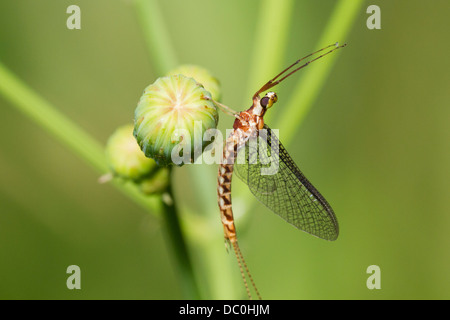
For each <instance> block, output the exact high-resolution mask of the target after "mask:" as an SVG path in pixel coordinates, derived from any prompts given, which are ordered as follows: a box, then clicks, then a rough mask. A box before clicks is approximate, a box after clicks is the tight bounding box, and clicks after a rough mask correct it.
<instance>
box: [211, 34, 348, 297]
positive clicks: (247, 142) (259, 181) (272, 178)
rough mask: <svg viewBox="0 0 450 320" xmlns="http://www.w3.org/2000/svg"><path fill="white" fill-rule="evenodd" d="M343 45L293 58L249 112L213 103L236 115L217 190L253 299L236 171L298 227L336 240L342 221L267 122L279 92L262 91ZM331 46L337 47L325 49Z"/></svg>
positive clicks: (228, 240)
mask: <svg viewBox="0 0 450 320" xmlns="http://www.w3.org/2000/svg"><path fill="white" fill-rule="evenodd" d="M345 45H346V44H344V45H339V44H338V43H336V44H332V45H329V46H327V47H325V48H322V49H320V50H318V51H316V52H313V53H311V54H309V55H307V56H305V57H303V58H301V59H299V60H297V61H295V62H294V63H293V64H292V65H290V66H289V67H287V68H286V69H284V70H283V71H282V72H280V73H279V74H278V75H276V76H275V77H274V78H273V79H271V80H269V81H268V82H267V83H266V84H264V85H263V86H262V87H261V88H260V89H259V90H258V91H256V93H255V94H254V95H253V104H252V106H251V107H250V108H249V109H248V110H246V111H242V112H235V111H233V110H231V109H230V108H228V107H227V106H225V105H223V104H221V103H218V102H215V103H216V104H217V105H218V106H219V107H220V108H221V109H223V110H224V111H225V112H227V113H231V114H232V115H233V116H235V117H236V120H235V122H234V125H233V131H232V132H231V134H230V135H229V137H228V138H227V140H226V143H225V146H224V150H223V161H222V163H221V164H220V166H219V174H218V187H217V193H218V202H219V209H220V215H221V219H222V224H223V229H224V233H225V241H226V244H228V245H230V244H231V246H232V247H233V250H234V252H235V254H236V258H237V261H238V264H239V268H240V271H241V274H242V278H243V280H244V284H245V288H246V291H247V294H248V296H249V298H250V299H251V298H252V295H251V292H250V288H249V286H248V283H247V279H246V275H247V276H248V278H249V281H250V283H251V285H252V287H253V289H254V291H255V293H256V295H257V296H258V298H259V299H261V295H260V294H259V292H258V289H257V288H256V285H255V283H254V281H253V279H252V277H251V275H250V272H249V270H248V267H247V264H246V263H245V260H244V257H243V255H242V253H241V250H240V248H239V245H238V242H237V237H236V227H235V224H234V218H233V211H232V206H231V178H232V175H233V171H235V172H236V174H237V175H238V176H239V177H240V178H241V179H242V180H243V181H244V182H245V183H246V184H247V185H248V187H249V189H250V191H251V192H252V193H253V195H254V196H255V197H256V198H258V199H259V200H260V201H261V202H262V203H263V204H264V205H266V206H267V207H268V208H269V209H271V210H272V211H273V212H275V213H276V214H278V215H279V216H280V217H282V218H283V219H285V220H286V221H287V222H289V223H291V224H292V225H294V226H295V227H297V228H298V229H300V230H303V231H305V232H307V233H310V234H312V235H314V236H317V237H319V238H322V239H326V240H335V239H336V238H337V236H338V233H339V227H338V222H337V219H336V216H335V214H334V212H333V209H331V206H330V205H329V204H328V202H327V201H326V200H325V198H324V197H323V196H322V195H321V194H320V193H319V191H317V189H316V188H315V187H314V186H313V185H312V184H311V183H310V182H309V181H308V180H307V179H306V177H305V176H304V175H303V174H302V172H301V171H300V169H299V168H298V167H297V165H296V164H295V163H294V161H293V160H292V158H291V157H290V156H289V154H288V153H287V151H286V149H285V148H284V147H283V145H282V144H281V143H280V142H279V140H278V138H277V137H276V135H275V134H274V132H273V131H272V130H271V129H270V128H269V127H268V126H267V125H266V124H265V123H264V120H263V117H264V114H265V112H266V111H267V109H269V108H270V107H272V105H273V104H274V103H275V102H276V101H277V95H276V93H275V92H268V93H266V94H265V95H264V96H263V97H262V98H261V97H260V94H261V93H263V92H265V91H267V90H269V89H271V88H273V87H275V86H276V85H278V84H279V83H280V82H282V81H283V80H285V79H286V78H288V77H289V76H291V75H292V74H293V73H295V72H297V71H298V70H300V69H302V68H304V67H306V66H308V65H309V64H310V63H311V62H313V61H316V60H318V59H320V58H322V57H323V56H325V55H327V54H330V53H331V52H333V51H335V50H337V49H339V48H342V47H345ZM331 47H334V48H332V49H330V50H329V51H325V50H327V49H329V48H331ZM322 51H325V53H323V54H321V55H319V56H317V57H315V58H311V60H309V61H306V62H304V63H303V64H300V65H299V63H300V62H302V61H305V60H306V59H308V58H310V57H312V56H315V55H317V54H318V53H320V52H322ZM298 65H299V66H298ZM296 66H297V67H296ZM255 139H258V140H259V141H265V144H266V147H267V148H259V149H258V148H257V146H258V144H257V143H252V141H254V140H255ZM240 155H243V161H236V159H237V160H239V156H240ZM267 163H275V164H276V168H277V170H276V171H274V172H272V173H265V174H263V173H262V172H263V170H264V169H265V167H267Z"/></svg>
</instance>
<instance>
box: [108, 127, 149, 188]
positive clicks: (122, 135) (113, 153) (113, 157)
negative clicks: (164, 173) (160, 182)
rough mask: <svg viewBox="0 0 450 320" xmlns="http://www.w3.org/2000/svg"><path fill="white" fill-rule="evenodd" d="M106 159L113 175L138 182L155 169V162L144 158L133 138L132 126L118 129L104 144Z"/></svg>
mask: <svg viewBox="0 0 450 320" xmlns="http://www.w3.org/2000/svg"><path fill="white" fill-rule="evenodd" d="M106 159H107V161H108V164H109V167H110V168H111V170H112V172H113V173H114V175H116V176H119V177H122V178H124V179H131V180H139V179H141V178H142V177H144V176H146V175H148V174H149V173H150V172H151V171H152V170H153V169H155V167H156V163H155V161H153V160H152V159H149V158H147V157H145V155H144V154H143V153H142V151H141V150H140V148H139V145H138V144H137V143H136V139H135V138H134V137H133V125H125V126H122V127H120V128H118V129H117V130H116V131H115V132H114V133H113V134H112V135H111V137H110V138H109V139H108V142H107V144H106Z"/></svg>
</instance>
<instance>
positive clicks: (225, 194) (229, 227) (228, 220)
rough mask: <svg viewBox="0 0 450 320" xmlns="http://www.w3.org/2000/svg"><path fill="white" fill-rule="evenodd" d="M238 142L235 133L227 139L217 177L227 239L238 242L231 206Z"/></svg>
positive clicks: (221, 212)
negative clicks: (232, 181) (232, 179)
mask: <svg viewBox="0 0 450 320" xmlns="http://www.w3.org/2000/svg"><path fill="white" fill-rule="evenodd" d="M236 150H237V143H236V139H235V137H234V136H233V135H230V137H229V138H228V139H227V140H226V143H225V147H224V150H223V161H222V164H220V165H219V174H218V177H217V181H218V184H217V195H218V200H219V209H220V216H221V219H222V224H223V231H224V234H225V240H228V241H230V242H231V243H234V242H236V228H235V226H234V217H233V210H232V208H231V178H232V175H233V163H234V159H235V158H236V157H235V156H236Z"/></svg>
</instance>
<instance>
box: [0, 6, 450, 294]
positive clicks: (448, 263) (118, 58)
mask: <svg viewBox="0 0 450 320" xmlns="http://www.w3.org/2000/svg"><path fill="white" fill-rule="evenodd" d="M261 3H262V1H258V0H251V1H250V0H247V1H237V0H229V1H208V0H204V1H200V0H191V1H182V0H177V1H175V0H165V1H160V4H159V6H160V9H161V12H162V19H163V20H164V22H165V24H166V25H167V28H168V31H169V35H170V40H171V43H172V45H173V46H174V49H175V53H176V57H177V59H178V61H179V62H180V63H194V64H198V65H201V66H204V67H206V68H208V69H209V70H210V71H211V72H212V73H213V74H214V75H215V76H216V77H217V78H218V79H219V80H220V82H221V84H222V94H223V98H222V102H224V103H225V104H227V105H229V106H231V107H233V108H234V109H239V110H241V109H244V108H246V107H248V106H249V104H250V96H249V93H248V91H249V90H250V89H252V90H253V91H255V90H256V89H257V87H254V88H252V87H251V88H249V83H250V81H256V83H257V85H261V84H262V83H263V82H265V81H267V80H268V78H263V79H249V69H250V66H251V64H252V61H253V60H252V59H254V57H255V55H257V52H258V50H261V51H264V50H265V48H266V47H267V46H270V45H271V43H273V39H270V38H266V39H265V40H264V41H263V42H261V43H255V33H256V32H257V28H256V21H257V20H259V19H260V17H259V14H260V4H261ZM335 3H336V2H335V1H331V0H329V1H320V2H319V1H294V4H293V7H292V10H291V13H292V16H291V22H290V25H289V32H288V33H287V34H286V35H285V39H284V40H283V41H285V42H286V52H285V53H283V54H282V60H281V61H277V62H276V64H277V65H276V67H277V68H278V69H280V70H281V69H282V68H283V67H284V66H286V65H289V64H290V63H291V62H293V61H295V60H296V59H297V58H298V57H300V56H303V55H306V54H308V53H310V52H312V51H313V50H315V49H316V47H317V40H318V39H319V38H320V36H321V34H322V32H323V29H324V27H325V25H326V23H327V21H328V20H329V17H330V15H331V13H332V12H333V9H334V6H335ZM71 4H77V5H79V6H80V8H81V12H82V16H81V19H82V20H81V25H82V29H81V30H68V29H67V28H66V19H67V17H68V16H69V15H68V14H67V13H66V8H67V7H68V6H69V5H71ZM369 4H377V5H379V6H380V7H381V13H382V15H381V19H382V22H381V23H382V25H381V26H382V29H381V30H369V29H367V27H366V19H367V17H368V14H366V8H367V6H368V5H369ZM449 9H450V6H449V3H448V1H446V0H435V1H432V2H429V1H428V2H426V1H417V0H414V1H406V0H403V1H379V0H377V1H375V2H371V3H367V2H366V3H364V4H363V6H362V7H361V9H360V10H359V12H358V14H357V18H356V20H355V22H354V24H353V25H352V27H351V32H350V33H349V34H348V36H347V38H346V39H335V41H340V42H347V43H348V44H349V45H348V46H347V47H346V48H345V49H343V50H340V51H339V52H338V53H335V55H336V57H335V58H336V61H335V62H336V63H335V65H334V67H333V68H332V70H331V74H330V76H329V77H328V79H327V81H326V82H325V83H324V87H323V90H322V91H321V92H320V95H319V97H318V99H317V100H315V102H314V104H313V105H312V109H311V111H310V112H309V113H308V115H307V117H306V118H305V119H304V121H303V122H302V124H301V126H299V127H298V130H297V132H296V138H295V139H293V140H292V142H290V143H289V144H288V145H287V146H286V147H287V149H288V150H289V152H290V153H291V155H292V157H293V158H294V159H295V160H296V162H297V163H298V164H299V166H300V168H301V169H302V171H303V172H304V173H305V175H306V176H307V177H308V178H309V179H310V180H311V181H312V182H313V184H314V185H315V186H316V187H317V188H318V189H319V190H320V191H321V193H322V194H323V195H324V196H325V197H326V198H327V200H328V201H329V202H330V203H331V205H332V206H333V208H334V210H335V212H336V215H337V217H338V220H339V224H340V232H341V233H340V237H339V238H338V240H337V241H336V242H327V241H324V240H321V239H317V238H315V237H312V236H310V235H307V234H305V233H303V232H300V231H298V230H296V229H295V228H293V227H291V226H290V225H289V224H287V223H285V222H284V221H283V220H281V219H279V218H278V217H277V216H276V215H274V214H272V213H271V212H270V211H268V210H267V209H265V208H264V207H263V206H262V205H260V204H256V206H255V207H254V209H252V210H250V211H251V214H248V215H246V218H247V219H244V220H243V222H242V226H240V225H239V222H238V225H237V228H238V232H239V231H241V232H240V234H239V239H240V243H241V249H242V251H243V252H244V255H245V257H246V259H247V263H248V265H249V267H250V270H251V271H252V274H253V277H254V279H255V280H256V282H257V285H258V287H259V290H260V291H261V293H262V296H263V298H266V299H448V298H450V289H449V288H450V287H449V284H450V273H449V270H450V268H449V267H450V258H449V249H450V239H449V233H450V215H449V210H450V202H449V200H448V198H449V191H450V170H449V162H450V148H449V141H450V139H449V138H450V129H449V128H450V126H449V120H450V108H449V103H448V101H450V90H449V83H450V82H449V80H450V79H449V74H450V73H449V71H450V70H449V60H448V52H449V49H450V44H449V42H448V41H447V40H448V31H449V29H448V14H449V13H450V12H449ZM264 18H265V19H267V20H270V18H271V17H270V16H266V17H264ZM151 57H152V56H151V54H150V53H149V51H148V50H147V47H146V44H145V41H144V38H143V32H142V30H141V27H140V25H139V23H138V21H137V15H136V10H135V7H134V5H133V1H132V0H129V1H125V0H123V1H109V0H97V1H87V0H84V1H82V0H78V1H72V0H71V1H65V0H58V1H55V0H39V1H36V0H2V1H1V2H0V61H1V62H2V63H3V64H5V66H7V67H8V68H9V69H10V70H11V71H13V72H14V73H15V74H16V75H17V76H18V77H19V78H20V79H22V80H23V81H24V82H25V83H26V84H27V85H29V86H30V87H31V88H32V89H34V90H35V91H36V92H38V93H39V94H40V95H41V96H42V97H44V98H45V99H46V100H48V101H49V102H50V103H51V104H52V105H54V106H56V107H57V108H58V109H59V110H60V111H61V112H62V113H64V114H65V115H66V116H67V117H68V118H70V119H71V120H72V121H74V122H75V123H77V124H78V125H79V126H81V127H82V128H83V129H84V130H85V131H86V132H88V133H89V134H90V135H92V136H93V137H95V139H97V140H98V141H99V142H100V143H102V144H105V143H106V140H107V138H108V136H109V135H110V134H111V133H112V132H113V131H114V130H115V128H116V127H117V126H119V125H122V124H126V123H130V122H132V120H133V112H134V108H135V106H136V104H137V101H138V99H139V97H140V94H141V93H142V90H143V89H144V88H145V87H146V86H147V85H148V84H150V83H152V82H154V81H155V79H156V78H157V77H158V76H161V75H162V74H161V72H162V71H161V70H159V69H158V66H157V65H155V64H154V63H152V58H151ZM267 63H271V62H267ZM272 63H273V62H272ZM318 63H322V62H318ZM324 63H325V62H324ZM260 68H262V69H263V68H264V64H263V65H261V66H260ZM308 68H314V64H313V65H311V66H310V67H308ZM295 77H297V79H295V80H294V79H292V80H290V81H287V82H285V83H284V84H283V85H281V86H280V87H279V88H277V90H276V91H277V93H278V95H279V102H278V103H277V105H276V106H275V107H274V108H273V109H272V110H274V111H271V112H273V113H274V115H272V116H271V119H274V120H278V117H277V115H276V114H275V113H276V112H275V110H276V109H278V110H279V109H282V108H283V101H284V100H287V99H288V97H289V96H292V94H293V92H292V91H293V87H294V83H296V82H297V81H298V79H301V77H302V73H299V74H297V75H296V76H295ZM253 83H254V82H253ZM250 92H251V91H250ZM244 102H245V103H246V104H245V105H243V103H244ZM279 115H280V116H283V117H285V116H286V115H282V113H281V112H280V113H279ZM220 116H221V118H220V126H219V127H220V128H221V129H223V130H225V128H230V127H231V125H232V122H233V119H232V118H231V117H229V116H227V115H224V114H221V115H220ZM269 124H270V122H269ZM0 132H1V135H0V146H1V149H0V298H1V299H181V298H183V296H182V293H181V289H180V285H179V275H178V274H177V268H176V266H174V263H175V261H174V259H173V254H172V252H171V246H170V245H169V244H168V243H167V241H168V240H167V239H168V238H167V236H166V234H165V233H164V229H163V227H162V226H161V223H160V221H159V219H157V218H155V217H154V216H153V215H151V214H149V213H148V212H146V211H145V210H143V209H142V208H141V207H140V206H138V205H137V204H136V203H134V202H132V201H131V200H130V199H129V198H127V197H125V196H123V195H122V194H121V193H118V191H117V189H115V188H114V187H112V186H111V185H100V184H98V183H97V179H98V177H99V176H100V174H101V173H99V172H97V171H95V170H93V169H92V168H91V167H90V166H88V165H86V163H85V161H83V160H82V159H81V158H80V157H78V156H77V155H75V154H74V153H73V152H72V151H70V150H69V149H68V148H67V147H66V146H64V145H62V144H61V143H60V142H58V141H57V140H55V139H54V137H52V135H50V134H49V133H48V132H46V131H44V130H43V129H42V128H41V127H40V126H38V125H37V124H36V123H34V122H32V121H31V120H30V119H29V118H27V117H25V116H24V115H23V114H22V113H21V112H19V111H18V110H17V109H15V108H14V106H13V105H12V104H11V103H10V102H9V101H7V100H6V99H5V98H4V97H3V96H2V95H1V94H0ZM280 135H281V139H282V140H283V132H282V128H280ZM216 170H217V167H216V166H205V165H203V166H199V167H195V168H194V167H192V166H191V167H188V166H186V167H183V168H180V169H176V170H175V173H174V174H175V177H174V179H175V180H174V188H175V194H176V201H177V204H178V206H179V207H180V209H181V210H180V214H181V216H182V219H183V220H184V221H185V220H189V219H190V218H189V217H190V216H193V217H196V219H197V218H199V219H203V220H204V221H208V223H206V224H205V225H206V226H207V230H204V232H205V236H203V235H202V232H203V231H202V228H201V227H199V228H196V229H195V231H194V232H190V233H189V232H188V238H187V239H188V245H189V247H190V250H191V252H192V254H193V261H194V265H195V268H196V270H197V272H198V273H197V276H198V278H199V281H200V283H201V287H202V292H203V295H202V297H203V298H225V299H232V298H245V297H246V295H245V291H244V289H243V285H242V283H241V279H240V275H239V272H238V268H237V265H236V262H235V260H234V257H233V255H232V254H228V255H227V253H226V251H225V249H224V246H223V234H222V233H223V231H222V226H221V224H220V218H219V211H218V209H217V205H216V201H217V196H216V191H215V183H216V176H215V174H216ZM195 175H202V177H204V179H203V180H198V179H197V181H201V183H199V182H197V184H195V183H194V182H193V181H194V179H193V176H195ZM240 183H241V182H235V185H237V184H240ZM202 186H203V187H202ZM237 190H243V189H241V188H240V187H239V188H238V189H237ZM233 196H234V199H236V200H235V206H234V207H235V211H236V213H238V212H243V211H245V203H246V198H247V197H250V196H251V195H250V193H249V192H248V193H242V194H233ZM198 212H201V213H198ZM191 222H192V221H191ZM188 224H189V223H188ZM192 233H194V235H192ZM211 235H212V236H211ZM202 241H207V242H208V252H206V251H205V250H204V248H205V246H202V244H201V242H202ZM208 260H211V261H209V262H208ZM217 261H225V262H226V263H217ZM72 264H76V265H78V266H80V268H81V288H82V289H81V290H68V289H67V287H66V279H67V277H68V275H67V274H66V268H67V266H69V265H72ZM374 264H375V265H378V266H379V267H380V268H381V289H380V290H369V289H367V287H366V279H367V277H368V276H369V275H368V274H366V269H367V267H368V266H369V265H374ZM224 274H226V275H227V276H228V277H229V278H230V279H232V282H231V283H230V282H229V281H228V280H227V281H226V283H225V284H224V283H222V284H221V279H222V275H224ZM230 275H231V276H230ZM214 281H216V283H215V284H211V283H209V282H214ZM220 285H225V286H227V289H226V290H225V289H224V290H223V292H222V293H220V290H218V289H217V286H219V287H220ZM214 286H216V288H215V289H214ZM218 292H219V293H218Z"/></svg>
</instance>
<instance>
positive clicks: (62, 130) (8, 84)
mask: <svg viewBox="0 0 450 320" xmlns="http://www.w3.org/2000/svg"><path fill="white" fill-rule="evenodd" d="M0 93H2V94H3V95H4V96H5V98H7V99H8V100H9V101H10V102H11V106H13V107H15V108H16V109H18V110H19V111H21V112H22V113H23V114H24V115H26V116H27V117H29V118H30V119H31V120H33V121H35V122H36V123H37V124H39V125H40V126H41V127H42V128H44V129H45V130H47V131H48V132H49V133H50V134H51V135H52V136H54V137H55V138H56V139H58V140H59V141H60V142H61V143H62V144H64V145H66V146H67V147H69V148H70V149H71V150H72V151H73V152H74V153H75V154H76V155H78V156H79V157H80V158H81V159H83V160H85V161H86V162H87V163H88V164H89V165H90V166H91V167H93V168H94V169H95V170H96V171H97V172H99V173H100V174H105V173H107V172H109V168H108V165H107V163H106V159H105V152H104V150H103V148H102V146H101V144H100V143H99V142H98V141H96V140H95V139H94V138H92V137H91V136H90V135H89V134H88V133H86V132H85V131H83V129H82V128H80V127H79V126H77V125H76V124H75V123H74V122H73V121H71V120H70V119H69V118H67V117H66V116H65V115H63V114H62V113H61V112H59V111H58V110H57V109H56V108H55V107H54V106H52V105H51V104H50V103H49V102H47V101H45V100H44V99H43V98H42V97H40V96H39V95H38V94H37V93H35V92H34V91H33V90H32V89H30V88H29V87H28V86H27V85H26V84H24V83H23V82H22V81H21V80H20V79H18V78H17V77H16V76H15V75H14V74H13V73H12V72H11V71H9V70H8V69H7V68H6V67H5V66H4V65H3V64H2V63H0ZM112 183H113V184H114V186H115V187H117V188H118V190H119V191H121V192H122V193H124V194H125V195H127V196H128V197H129V198H131V199H132V200H133V201H135V202H136V203H138V204H139V205H141V206H142V207H143V208H145V209H146V210H147V211H149V212H150V213H152V214H154V215H159V212H160V209H161V206H160V204H159V201H158V199H157V197H146V196H144V195H143V194H142V193H141V192H140V191H139V188H138V187H136V186H135V185H133V184H131V183H120V182H118V181H116V180H113V181H112Z"/></svg>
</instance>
